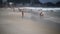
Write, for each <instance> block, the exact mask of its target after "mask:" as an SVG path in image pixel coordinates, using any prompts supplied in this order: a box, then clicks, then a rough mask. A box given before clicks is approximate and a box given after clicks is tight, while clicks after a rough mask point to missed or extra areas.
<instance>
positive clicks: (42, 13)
mask: <svg viewBox="0 0 60 34" xmlns="http://www.w3.org/2000/svg"><path fill="white" fill-rule="evenodd" d="M18 10H19V12H21V13H22V17H23V16H24V9H19V8H18ZM39 15H40V16H44V12H43V11H40V13H39Z"/></svg>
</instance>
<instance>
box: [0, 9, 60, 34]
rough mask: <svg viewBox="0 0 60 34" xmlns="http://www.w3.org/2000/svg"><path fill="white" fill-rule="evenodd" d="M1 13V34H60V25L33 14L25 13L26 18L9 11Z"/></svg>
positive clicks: (18, 13) (19, 13)
mask: <svg viewBox="0 0 60 34" xmlns="http://www.w3.org/2000/svg"><path fill="white" fill-rule="evenodd" d="M3 10H4V11H2V12H1V11H0V12H1V15H0V34H60V29H59V27H60V24H59V23H55V22H53V21H49V20H44V19H45V18H41V19H40V20H38V19H39V18H38V17H36V16H34V15H32V14H31V13H25V16H24V18H22V17H21V12H12V10H10V11H8V10H7V9H6V10H5V9H3Z"/></svg>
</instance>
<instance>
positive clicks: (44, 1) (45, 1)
mask: <svg viewBox="0 0 60 34" xmlns="http://www.w3.org/2000/svg"><path fill="white" fill-rule="evenodd" d="M39 1H40V2H42V3H47V2H52V3H56V2H58V1H60V0H39Z"/></svg>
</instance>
